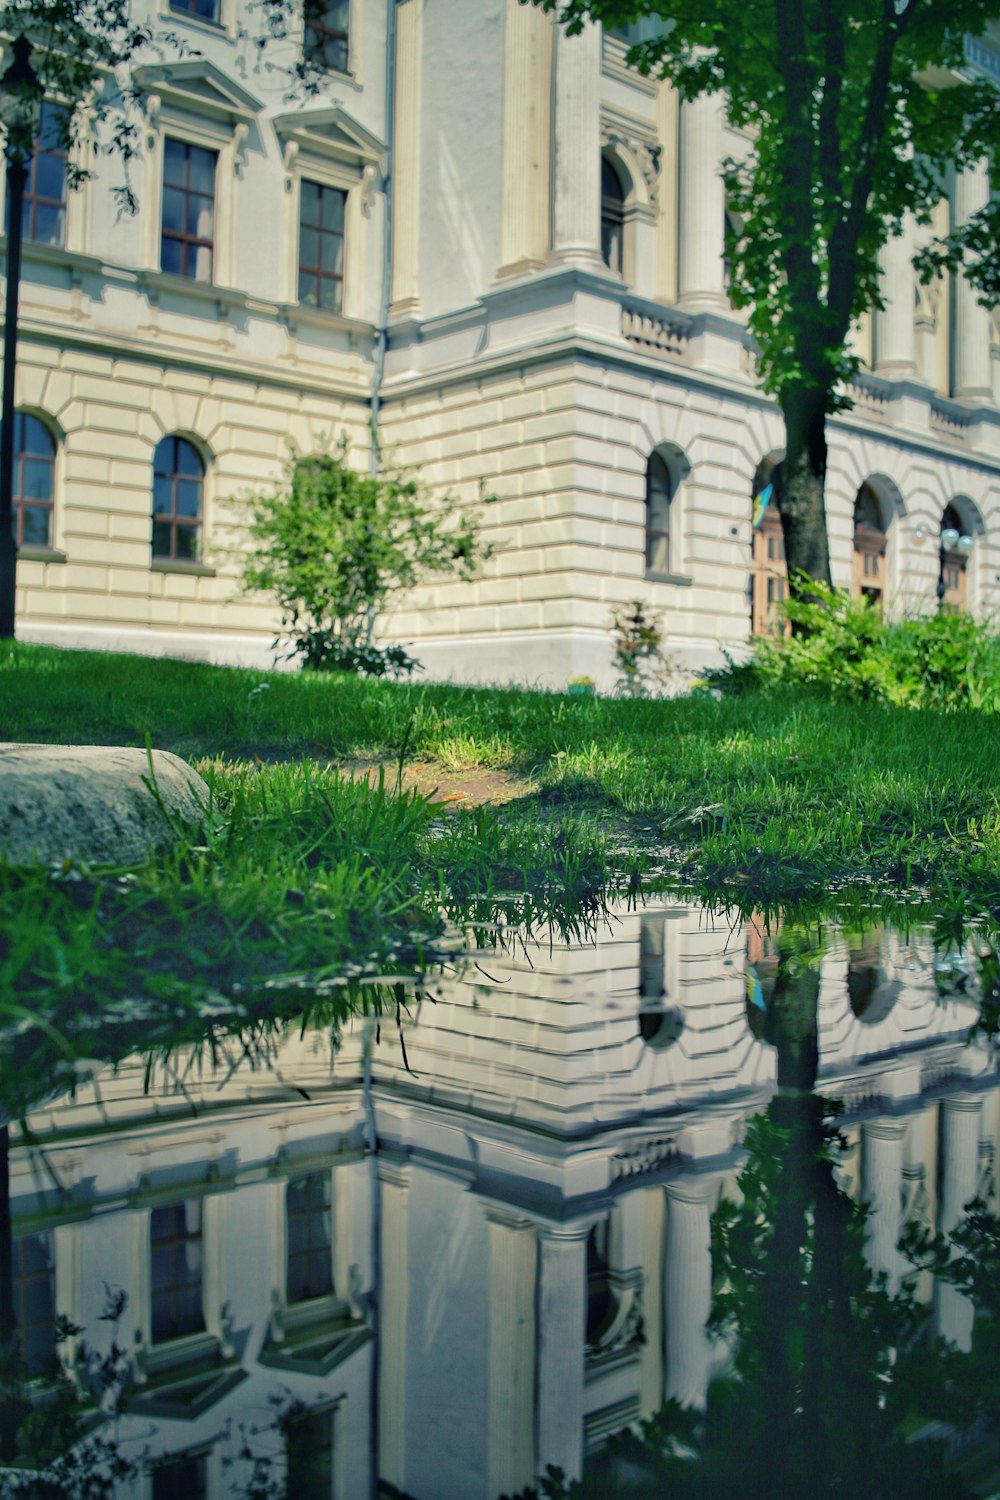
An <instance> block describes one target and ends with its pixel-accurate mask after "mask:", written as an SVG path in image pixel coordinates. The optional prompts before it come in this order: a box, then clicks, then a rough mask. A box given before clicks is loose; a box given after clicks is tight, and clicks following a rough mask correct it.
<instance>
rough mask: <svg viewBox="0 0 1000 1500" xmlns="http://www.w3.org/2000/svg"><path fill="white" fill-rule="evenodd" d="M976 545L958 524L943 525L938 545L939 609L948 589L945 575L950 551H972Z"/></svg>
mask: <svg viewBox="0 0 1000 1500" xmlns="http://www.w3.org/2000/svg"><path fill="white" fill-rule="evenodd" d="M974 546H975V543H974V542H973V539H972V537H971V536H967V535H966V534H965V532H962V531H959V529H958V527H957V526H942V527H941V540H940V544H939V546H938V581H937V602H938V609H941V608H942V606H943V605H944V596H945V594H946V593H947V591H948V584H947V582H946V580H945V576H944V570H945V566H946V564H947V561H948V553H949V552H955V551H958V552H964V553H969V552H971V551H972V548H973V547H974Z"/></svg>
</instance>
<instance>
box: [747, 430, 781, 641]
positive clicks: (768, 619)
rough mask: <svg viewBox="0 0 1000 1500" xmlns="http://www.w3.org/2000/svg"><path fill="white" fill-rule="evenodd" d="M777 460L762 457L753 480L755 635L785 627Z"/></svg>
mask: <svg viewBox="0 0 1000 1500" xmlns="http://www.w3.org/2000/svg"><path fill="white" fill-rule="evenodd" d="M778 461H779V455H777V454H773V453H772V454H769V455H768V456H767V458H765V459H762V460H761V462H760V463H759V464H758V465H757V472H756V474H755V475H754V481H753V500H752V507H753V509H752V525H753V551H752V554H751V561H750V629H751V631H752V632H753V634H754V635H771V634H774V633H776V632H778V631H781V630H782V629H785V628H786V627H785V626H783V625H782V621H781V615H780V613H779V611H780V609H781V605H782V603H783V602H784V600H785V599H786V598H787V597H788V564H787V562H786V561H785V535H784V532H783V531H782V528H781V513H780V511H779V510H778V502H777V500H776V499H775V496H774V488H773V483H772V480H773V475H774V470H775V469H776V468H777V465H778ZM769 486H771V488H770V490H769V488H768V487H769Z"/></svg>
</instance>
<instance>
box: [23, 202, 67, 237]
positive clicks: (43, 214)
mask: <svg viewBox="0 0 1000 1500" xmlns="http://www.w3.org/2000/svg"><path fill="white" fill-rule="evenodd" d="M64 219H65V214H64V212H63V210H62V209H61V208H58V207H56V206H55V205H54V204H51V203H39V204H37V205H36V208H35V229H34V233H33V235H32V236H31V237H32V239H33V240H34V242H35V244H36V245H61V244H62V242H63V235H64V233H65V230H64Z"/></svg>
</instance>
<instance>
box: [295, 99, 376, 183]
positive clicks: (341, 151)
mask: <svg viewBox="0 0 1000 1500" xmlns="http://www.w3.org/2000/svg"><path fill="white" fill-rule="evenodd" d="M274 128H275V130H276V131H277V132H278V135H279V136H280V138H281V139H282V141H284V143H285V155H286V158H287V156H288V147H289V145H294V146H295V148H296V150H297V151H299V152H302V153H307V154H309V155H310V156H322V157H326V158H328V159H329V160H331V161H340V162H346V163H348V164H349V165H351V166H353V167H355V168H356V169H357V170H358V171H359V172H360V171H361V170H362V169H363V168H364V167H366V166H371V167H379V166H381V164H382V161H383V158H384V156H385V143H384V141H380V140H379V139H378V137H377V136H374V135H372V133H371V131H370V130H366V129H365V127H364V126H363V125H359V124H358V121H357V120H355V119H353V118H352V117H351V115H349V114H348V113H347V111H346V110H345V109H341V107H340V105H339V104H335V105H332V106H326V107H324V108H322V109H300V110H294V111H289V112H288V113H287V114H283V115H275V117H274ZM293 154H294V153H293Z"/></svg>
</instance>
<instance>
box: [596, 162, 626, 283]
mask: <svg viewBox="0 0 1000 1500" xmlns="http://www.w3.org/2000/svg"><path fill="white" fill-rule="evenodd" d="M624 250H625V190H624V188H623V187H622V182H621V178H620V177H619V176H618V173H617V171H616V170H615V167H614V166H613V164H612V163H611V162H610V161H609V160H608V158H607V157H606V156H602V157H601V258H602V259H603V261H604V264H605V265H606V266H607V268H608V270H609V271H616V272H617V274H618V275H619V276H622V275H624V273H625V255H624Z"/></svg>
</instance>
